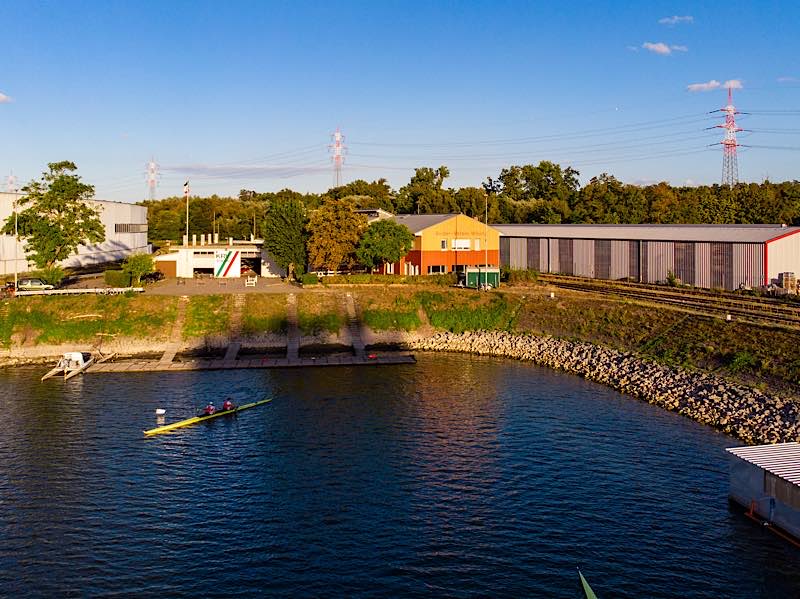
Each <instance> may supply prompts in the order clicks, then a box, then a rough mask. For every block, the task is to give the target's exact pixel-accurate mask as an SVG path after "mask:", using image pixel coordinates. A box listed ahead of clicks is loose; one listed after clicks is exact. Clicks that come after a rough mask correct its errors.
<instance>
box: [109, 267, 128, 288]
mask: <svg viewBox="0 0 800 599" xmlns="http://www.w3.org/2000/svg"><path fill="white" fill-rule="evenodd" d="M103 279H104V280H105V282H106V285H109V286H111V287H130V286H131V276H130V274H128V273H127V272H125V271H122V270H107V271H105V272H104V273H103Z"/></svg>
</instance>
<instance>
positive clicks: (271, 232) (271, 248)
mask: <svg viewBox="0 0 800 599" xmlns="http://www.w3.org/2000/svg"><path fill="white" fill-rule="evenodd" d="M306 223H307V219H306V211H305V209H304V208H303V204H302V202H301V201H300V200H297V199H295V198H289V199H282V200H275V201H273V202H272V203H271V204H270V207H269V210H267V215H266V217H265V218H264V222H263V223H262V224H261V234H262V235H263V237H264V247H265V248H266V250H267V251H268V252H269V253H270V254H272V257H273V258H275V263H276V264H277V265H278V266H280V267H281V268H285V269H286V271H287V273H289V274H290V275H291V274H298V275H299V274H302V273H303V271H304V270H305V265H306V239H307V236H306Z"/></svg>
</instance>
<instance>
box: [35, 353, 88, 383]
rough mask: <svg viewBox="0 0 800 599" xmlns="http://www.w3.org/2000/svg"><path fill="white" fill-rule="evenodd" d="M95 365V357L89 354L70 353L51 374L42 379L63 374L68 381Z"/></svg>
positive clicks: (62, 358)
mask: <svg viewBox="0 0 800 599" xmlns="http://www.w3.org/2000/svg"><path fill="white" fill-rule="evenodd" d="M92 364H94V356H93V355H92V354H90V353H89V352H79V351H69V352H67V353H65V354H64V355H63V356H62V357H61V359H60V360H59V361H58V364H56V367H55V368H53V369H52V370H51V371H50V372H48V373H47V374H46V375H44V376H43V377H42V380H43V381H44V380H47V379H49V378H50V377H53V376H56V375H57V374H63V375H64V380H65V381H68V380H69V379H71V378H72V377H73V376H76V375H78V374H80V373H81V372H83V371H84V370H86V369H87V368H89V366H91V365H92Z"/></svg>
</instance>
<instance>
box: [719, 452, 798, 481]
mask: <svg viewBox="0 0 800 599" xmlns="http://www.w3.org/2000/svg"><path fill="white" fill-rule="evenodd" d="M727 451H728V452H730V453H732V454H733V455H735V456H736V457H737V458H741V459H743V460H744V461H746V462H750V463H751V464H753V465H755V466H758V467H759V468H763V469H764V470H766V471H767V472H769V473H771V474H774V475H775V476H777V477H779V478H782V479H784V480H787V481H789V482H790V483H792V484H795V485H800V443H777V444H775V445H756V446H755V447H731V448H730V449H728V450H727Z"/></svg>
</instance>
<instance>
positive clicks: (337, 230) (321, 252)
mask: <svg viewBox="0 0 800 599" xmlns="http://www.w3.org/2000/svg"><path fill="white" fill-rule="evenodd" d="M355 208H356V206H355V202H354V201H353V200H352V198H344V199H341V200H335V199H328V200H326V201H325V203H323V204H322V206H321V207H320V208H318V209H317V210H315V211H314V212H312V213H311V216H310V218H309V220H308V233H309V239H308V263H309V266H312V267H315V268H325V269H327V270H339V269H340V268H342V267H345V268H349V267H351V266H352V265H353V264H354V263H355V261H356V260H355V251H356V247H358V242H359V240H360V239H361V232H362V231H363V230H364V228H365V227H366V226H367V217H366V216H364V215H363V214H359V213H357V212H354V210H355Z"/></svg>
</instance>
